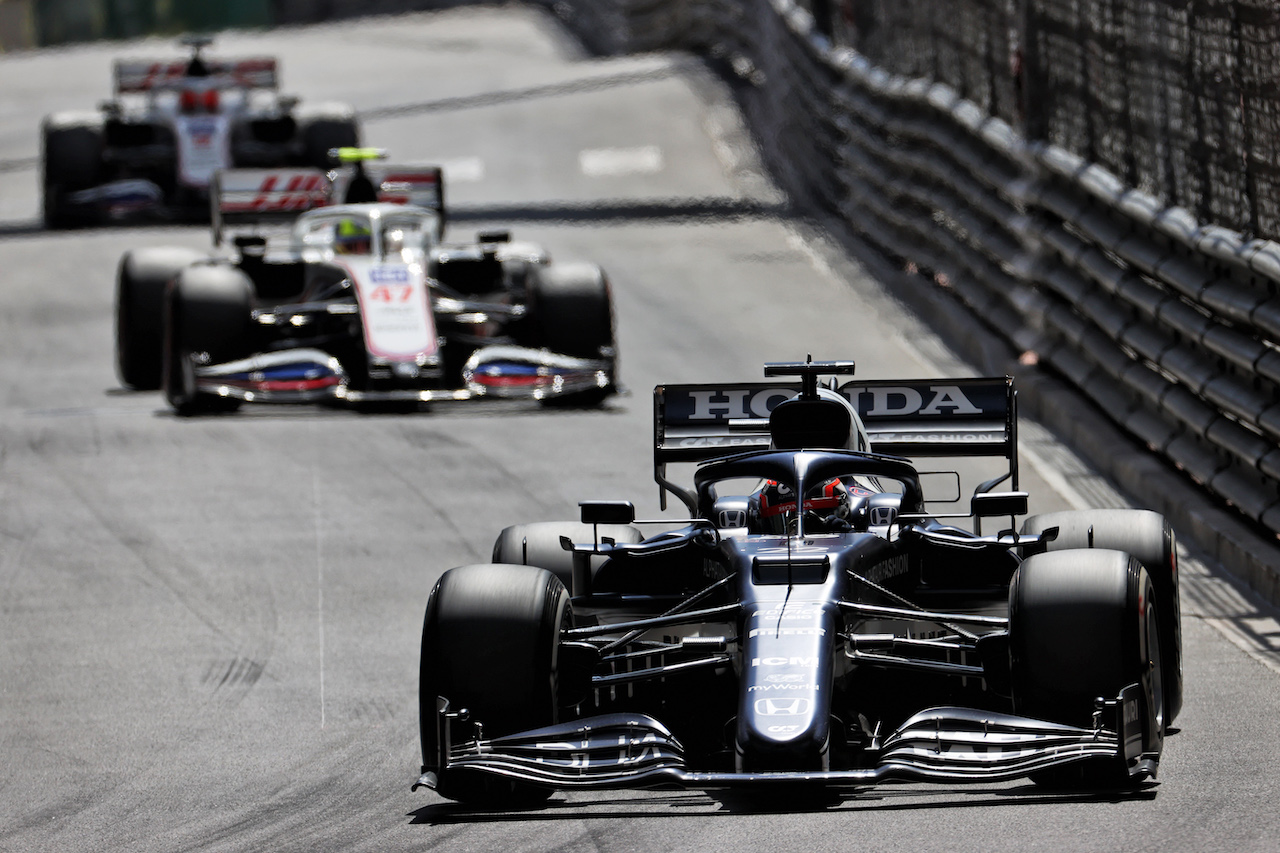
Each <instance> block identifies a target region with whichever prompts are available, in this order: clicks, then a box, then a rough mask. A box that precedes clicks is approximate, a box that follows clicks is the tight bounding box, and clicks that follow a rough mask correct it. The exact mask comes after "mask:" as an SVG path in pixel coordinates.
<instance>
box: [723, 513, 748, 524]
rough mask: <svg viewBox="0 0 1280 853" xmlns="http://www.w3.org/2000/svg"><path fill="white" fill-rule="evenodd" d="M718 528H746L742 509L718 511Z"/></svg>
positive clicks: (745, 515)
mask: <svg viewBox="0 0 1280 853" xmlns="http://www.w3.org/2000/svg"><path fill="white" fill-rule="evenodd" d="M720 526H721V527H746V526H747V512H746V510H742V509H722V510H720Z"/></svg>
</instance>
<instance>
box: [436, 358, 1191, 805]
mask: <svg viewBox="0 0 1280 853" xmlns="http://www.w3.org/2000/svg"><path fill="white" fill-rule="evenodd" d="M852 372H853V363H852V362H849V361H846V362H825V363H815V362H811V361H810V362H804V363H782V364H771V365H766V369H765V375H766V376H767V377H773V379H772V380H771V381H768V382H764V383H759V382H756V383H737V384H708V385H667V386H659V387H658V388H656V389H655V392H654V406H655V421H654V422H655V443H654V463H655V471H654V475H655V479H656V481H657V482H658V484H659V487H660V494H661V495H662V496H663V502H664V508H665V497H666V496H667V495H669V494H670V495H675V496H676V497H678V498H679V500H680V501H681V502H682V503H683V504H684V505H685V506H686V507H687V509H688V510H689V516H690V517H689V518H688V519H687V520H683V521H674V520H673V519H672V518H666V519H661V520H657V521H654V522H642V521H637V520H636V519H635V511H634V508H633V505H632V504H631V503H630V502H625V501H612V502H611V501H603V502H602V501H592V502H585V503H583V504H581V521H580V522H563V523H561V522H544V523H535V524H522V525H517V526H514V527H508V528H507V529H505V530H503V531H502V533H501V534H500V535H499V537H498V539H497V542H496V543H495V546H494V552H493V562H492V563H491V564H484V565H471V566H462V567H459V568H454V569H451V570H449V571H446V572H445V573H444V574H443V575H442V576H441V577H440V579H439V581H438V583H437V584H436V586H435V588H434V590H433V591H432V593H431V595H430V598H429V600H428V603H427V607H426V616H425V621H424V624H423V632H422V653H421V654H422V656H421V678H420V697H419V698H420V706H421V738H422V755H423V766H422V772H421V776H420V778H419V779H418V781H417V783H416V784H415V786H414V787H415V788H417V787H427V788H431V789H434V790H435V791H436V792H437V793H438V794H440V795H442V796H444V797H446V798H450V799H454V800H460V801H465V802H472V803H481V804H492V803H499V802H504V801H511V800H532V801H535V802H536V801H537V800H538V799H539V798H543V797H545V796H547V794H548V793H549V792H551V791H555V790H570V791H572V790H580V789H608V788H633V787H634V788H641V787H674V788H694V789H722V788H730V789H732V788H745V789H747V790H748V791H752V790H754V791H756V792H759V791H768V792H775V791H778V790H780V789H781V790H788V789H791V790H799V791H804V792H810V791H811V789H813V788H818V789H833V790H838V789H841V788H851V787H852V788H856V787H863V786H868V785H874V784H876V783H880V782H886V781H889V780H914V781H940V782H947V783H953V782H965V781H972V782H980V783H990V782H994V781H1000V780H1009V779H1015V778H1020V777H1030V778H1031V779H1032V780H1034V782H1035V783H1037V784H1039V785H1043V786H1048V787H1051V788H1069V789H1077V788H1084V789H1094V788H1100V789H1117V788H1119V789H1125V788H1136V787H1139V786H1142V785H1144V784H1146V783H1147V780H1150V779H1151V778H1153V777H1154V776H1155V774H1156V771H1157V768H1158V766H1159V762H1160V756H1161V751H1162V747H1163V741H1164V736H1165V732H1166V730H1167V728H1168V726H1169V724H1170V723H1171V722H1172V721H1173V719H1174V717H1175V716H1176V715H1177V713H1178V710H1179V708H1180V706H1181V703H1182V668H1181V635H1180V629H1179V605H1178V578H1177V563H1176V556H1175V545H1174V536H1173V533H1172V532H1171V530H1170V528H1169V526H1168V525H1167V524H1166V523H1165V521H1164V519H1163V518H1162V517H1161V516H1160V515H1158V514H1156V513H1153V512H1147V511H1140V510H1122V509H1110V510H1090V511H1075V512H1053V513H1048V514H1043V515H1037V516H1032V517H1029V518H1026V519H1025V520H1023V521H1022V523H1021V525H1017V524H1016V521H1015V519H1016V517H1017V516H1021V515H1026V513H1027V509H1028V498H1027V494H1026V493H1025V492H1021V491H1019V490H1018V464H1017V416H1016V408H1015V406H1016V397H1015V393H1014V389H1013V380H1012V379H1010V378H995V379H980V378H979V379H973V378H965V379H929V380H911V381H881V380H877V381H857V382H855V381H849V382H846V383H845V384H843V385H841V386H839V387H836V386H835V384H834V383H832V384H831V385H830V386H826V385H824V384H823V383H821V382H820V376H829V375H831V376H834V375H842V374H843V375H849V374H852ZM796 378H798V379H799V382H798V383H797V382H796V381H795V380H796ZM907 457H957V458H959V457H985V458H986V460H985V463H984V464H988V465H993V466H994V467H995V468H996V469H997V470H996V473H997V476H995V477H993V478H992V479H989V480H987V481H986V482H983V483H981V484H980V485H978V486H976V488H975V489H974V492H973V494H972V495H971V498H970V502H969V507H968V510H969V511H968V512H967V513H957V514H956V515H940V514H935V513H933V512H931V511H930V509H929V505H930V504H931V503H932V502H933V499H931V498H930V497H929V496H927V495H926V494H925V493H924V485H923V484H924V483H925V482H929V483H931V484H932V483H935V482H936V483H938V484H939V485H940V487H941V489H942V490H944V491H946V492H947V494H946V495H945V496H944V497H943V500H944V501H951V502H953V503H954V502H955V501H956V500H957V499H958V498H959V497H960V494H961V491H962V490H961V489H960V488H959V482H960V479H959V477H958V476H956V477H955V479H954V480H953V479H952V475H955V474H956V473H957V472H956V471H936V470H930V471H927V472H921V471H918V470H917V469H916V467H914V466H913V464H912V463H911V462H909V461H908V459H907ZM1005 461H1007V463H1008V464H1007V470H1006V469H1005V464H1004V463H1005ZM674 463H698V466H699V467H698V468H697V470H696V472H695V473H694V475H693V484H692V487H691V488H688V487H684V486H680V485H677V484H676V483H675V482H674V481H673V480H672V479H671V478H670V477H669V475H668V472H667V468H668V465H670V464H674ZM1006 482H1007V483H1008V485H1007V486H1006V488H1009V487H1012V488H1011V490H1008V491H996V490H995V488H996V487H997V486H998V485H1000V484H1002V483H1006ZM953 488H954V494H953V493H952V489H953ZM962 519H963V520H965V522H966V523H968V524H969V525H970V526H972V528H973V529H972V530H970V529H967V527H962V526H960V524H961V520H962ZM984 521H985V522H987V524H988V525H990V524H991V523H992V522H993V521H997V522H998V529H999V532H997V533H987V534H983V533H982V532H981V529H982V527H983V522H984ZM651 526H652V527H655V528H657V529H656V530H655V531H653V532H649V533H647V534H642V533H641V532H640V528H641V527H645V528H649V527H651ZM806 795H807V794H806Z"/></svg>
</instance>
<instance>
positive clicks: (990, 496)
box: [969, 492, 1027, 518]
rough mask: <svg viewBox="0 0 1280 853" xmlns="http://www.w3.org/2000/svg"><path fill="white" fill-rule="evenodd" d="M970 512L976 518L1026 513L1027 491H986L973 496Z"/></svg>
mask: <svg viewBox="0 0 1280 853" xmlns="http://www.w3.org/2000/svg"><path fill="white" fill-rule="evenodd" d="M969 512H971V513H972V514H973V515H974V517H976V518H993V517H995V516H998V515H1026V514H1027V493H1026V492H985V493H983V494H977V495H974V496H973V499H972V500H971V501H970V503H969Z"/></svg>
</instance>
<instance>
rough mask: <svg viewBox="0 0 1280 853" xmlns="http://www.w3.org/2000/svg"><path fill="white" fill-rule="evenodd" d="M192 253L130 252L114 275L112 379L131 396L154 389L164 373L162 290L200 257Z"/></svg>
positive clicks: (176, 250) (177, 250)
mask: <svg viewBox="0 0 1280 853" xmlns="http://www.w3.org/2000/svg"><path fill="white" fill-rule="evenodd" d="M203 257H204V255H203V254H202V253H200V252H197V251H195V250H194V249H183V248H158V249H135V250H132V251H129V252H125V253H124V257H122V258H121V259H120V266H119V267H118V269H117V271H116V374H117V375H118V376H119V377H120V381H121V383H123V384H124V385H125V386H126V387H129V388H133V389H135V390H137V391H154V390H156V389H157V388H159V387H160V379H161V374H162V373H163V372H164V300H165V289H166V288H167V287H168V285H169V282H171V281H173V279H175V278H177V276H178V273H180V272H181V271H182V270H183V269H185V268H186V267H188V266H190V265H191V264H194V263H195V262H196V261H198V260H200V259H201V258H203Z"/></svg>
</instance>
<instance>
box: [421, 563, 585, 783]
mask: <svg viewBox="0 0 1280 853" xmlns="http://www.w3.org/2000/svg"><path fill="white" fill-rule="evenodd" d="M570 620H571V610H570V606H569V596H568V593H567V592H566V591H565V588H564V585H563V584H561V583H560V581H559V580H557V579H556V576H555V575H553V574H551V573H550V572H548V571H546V570H544V569H537V568H532V567H529V566H507V565H475V566H462V567H461V568H456V569H450V570H449V571H447V572H445V573H444V574H443V575H441V577H440V580H439V581H438V582H437V583H436V586H435V589H434V590H432V592H431V598H430V599H429V600H428V602H427V611H426V616H425V617H424V619H423V624H422V657H421V659H420V672H419V682H418V684H419V687H418V690H419V693H418V703H419V726H420V730H421V736H422V764H423V772H427V771H433V772H435V773H436V774H437V779H438V783H437V786H436V792H437V793H438V794H440V795H441V796H442V797H447V798H449V799H451V800H459V801H462V802H470V803H504V802H512V801H521V800H525V801H530V800H532V801H537V800H540V799H545V798H546V797H547V796H548V795H549V794H550V791H549V790H548V789H545V788H541V787H537V786H533V785H528V784H523V783H520V782H517V781H514V780H506V779H500V778H498V777H491V776H488V775H482V774H477V773H473V772H468V771H466V770H460V769H453V770H444V771H441V770H440V768H439V766H438V765H439V762H438V748H437V738H438V732H437V720H436V699H437V697H440V696H443V697H445V698H446V699H448V700H449V703H450V708H452V709H453V710H455V711H456V710H462V709H466V710H468V711H469V712H470V715H469V719H470V721H471V722H467V723H459V724H458V725H463V726H466V729H465V731H464V732H462V733H461V734H462V735H463V736H464V737H469V736H471V735H472V734H473V727H472V725H473V722H480V723H482V724H483V726H484V728H483V732H484V737H485V738H492V737H496V736H500V735H505V734H512V733H514V732H519V731H526V730H529V729H535V728H539V727H541V726H546V725H550V724H552V723H555V722H556V721H557V719H558V714H559V711H558V709H559V701H558V700H559V695H558V687H559V686H558V658H559V640H560V633H561V631H562V630H563V629H564V628H566V627H568V626H569V624H570ZM458 734H459V733H458V732H456V731H455V733H454V735H455V740H457V739H458Z"/></svg>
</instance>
